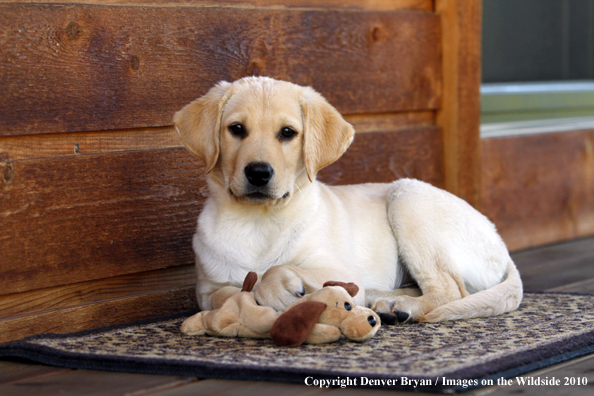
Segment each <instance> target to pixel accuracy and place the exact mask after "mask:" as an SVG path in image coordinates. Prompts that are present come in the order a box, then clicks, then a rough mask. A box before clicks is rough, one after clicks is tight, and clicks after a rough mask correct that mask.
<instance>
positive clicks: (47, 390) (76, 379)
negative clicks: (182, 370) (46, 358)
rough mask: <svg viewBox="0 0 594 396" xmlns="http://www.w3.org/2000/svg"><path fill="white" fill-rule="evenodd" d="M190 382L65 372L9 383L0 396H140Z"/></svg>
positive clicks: (182, 379)
mask: <svg viewBox="0 0 594 396" xmlns="http://www.w3.org/2000/svg"><path fill="white" fill-rule="evenodd" d="M194 381H196V379H195V378H192V377H175V376H165V375H150V374H128V373H114V372H108V371H90V370H68V371H63V372H62V373H60V374H57V375H53V376H51V377H49V378H46V377H34V378H28V379H23V380H22V381H18V382H15V383H12V384H6V385H0V394H1V395H2V396H22V395H62V396H80V395H86V396H111V395H136V396H140V395H145V394H149V393H152V392H154V391H158V390H161V389H169V388H175V387H178V386H182V385H185V384H188V383H192V382H194Z"/></svg>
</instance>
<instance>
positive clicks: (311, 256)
mask: <svg viewBox="0 0 594 396" xmlns="http://www.w3.org/2000/svg"><path fill="white" fill-rule="evenodd" d="M174 122H175V128H176V130H177V132H178V134H179V136H180V138H181V140H182V141H183V143H184V145H185V146H186V147H187V148H188V149H189V150H190V151H191V152H192V153H194V154H196V155H197V156H199V157H200V158H201V159H202V160H203V161H204V164H205V169H206V172H207V173H208V177H207V180H208V186H209V189H210V193H211V194H210V197H209V198H208V200H207V201H206V204H205V206H204V209H203V211H202V213H201V214H200V217H199V219H198V228H197V231H196V234H195V236H194V240H193V247H194V251H195V253H196V268H197V287H196V291H197V296H198V302H199V305H200V307H201V308H202V309H207V310H210V309H213V308H217V307H219V306H220V305H221V304H222V302H223V301H224V300H225V299H226V298H227V297H228V296H230V295H232V294H234V293H236V292H237V291H238V290H239V288H241V285H242V282H243V280H244V278H245V274H246V273H248V272H249V271H255V272H257V273H258V274H259V275H260V276H259V278H261V279H262V280H261V282H260V283H259V284H258V285H257V286H256V289H255V295H256V299H257V301H258V302H259V303H260V304H263V305H268V306H271V307H273V308H275V309H277V310H282V309H284V308H285V307H287V306H288V305H290V304H291V303H293V302H294V301H295V300H296V299H298V298H299V297H301V296H302V295H304V294H305V293H310V292H313V291H314V290H316V289H319V288H321V287H322V285H323V284H324V282H326V281H329V280H333V281H344V282H354V283H356V284H357V285H358V286H359V288H360V289H361V292H360V293H359V294H358V295H357V297H356V299H355V302H356V303H357V304H360V305H363V304H367V305H368V306H371V307H372V308H373V309H375V310H376V311H377V312H379V313H380V314H382V319H383V320H385V321H387V322H396V321H398V322H407V321H411V320H412V321H444V320H453V319H461V318H473V317H482V316H491V315H498V314H501V313H504V312H508V311H511V310H514V309H516V308H517V307H518V305H519V304H520V301H521V299H522V282H521V280H520V276H519V274H518V271H517V269H516V267H515V265H514V263H513V262H512V260H511V259H510V257H509V254H508V251H507V249H506V246H505V244H504V243H503V241H502V240H501V238H500V237H499V235H498V234H497V232H496V230H495V227H494V226H493V224H492V223H491V222H489V220H487V218H485V217H484V216H483V215H481V214H480V213H478V212H477V211H476V210H474V209H473V208H472V207H471V206H469V205H468V204H467V203H466V202H464V201H463V200H461V199H459V198H457V197H455V196H453V195H451V194H449V193H447V192H445V191H443V190H440V189H437V188H435V187H432V186H430V185H429V184H426V183H423V182H421V181H418V180H411V179H403V180H398V181H396V182H394V183H391V184H362V185H351V186H327V185H324V184H322V183H321V182H318V181H316V173H317V172H318V171H319V170H320V169H321V168H323V167H325V166H327V165H329V164H331V163H332V162H334V161H335V160H337V159H338V158H339V157H340V156H341V155H342V154H343V153H344V152H345V151H346V149H347V148H348V147H349V145H350V143H351V141H352V140H353V136H354V130H353V127H352V126H351V125H350V124H348V123H347V122H346V121H344V119H343V118H342V116H341V115H340V114H339V113H338V112H337V111H336V109H334V108H333V107H332V106H331V105H330V104H329V103H328V102H327V101H326V100H325V99H324V98H323V97H322V96H321V95H320V94H318V93H317V92H316V91H314V90H313V89H312V88H309V87H301V86H298V85H295V84H292V83H288V82H284V81H277V80H274V79H271V78H265V77H248V78H244V79H242V80H238V81H236V82H234V83H227V82H221V83H219V84H218V85H216V86H215V87H213V88H212V89H211V90H210V91H209V92H208V93H207V94H206V95H205V96H203V97H201V98H199V99H197V100H196V101H194V102H192V103H190V104H189V105H187V106H186V107H184V108H183V109H182V110H181V111H179V112H178V113H177V114H176V115H175V118H174ZM405 269H406V270H408V272H409V273H410V274H411V275H412V277H413V278H414V280H415V281H416V282H417V284H418V286H419V288H418V289H398V286H399V285H400V283H401V281H402V278H403V274H404V272H405ZM419 289H420V290H419Z"/></svg>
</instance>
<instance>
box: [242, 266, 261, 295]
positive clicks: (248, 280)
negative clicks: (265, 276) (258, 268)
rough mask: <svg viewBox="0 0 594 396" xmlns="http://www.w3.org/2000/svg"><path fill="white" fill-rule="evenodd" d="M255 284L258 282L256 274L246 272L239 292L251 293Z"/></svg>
mask: <svg viewBox="0 0 594 396" xmlns="http://www.w3.org/2000/svg"><path fill="white" fill-rule="evenodd" d="M256 282H258V274H256V273H255V272H254V271H250V272H248V274H247V275H246V276H245V279H244V280H243V287H242V288H241V291H242V292H251V291H252V289H253V288H254V286H255V285H256Z"/></svg>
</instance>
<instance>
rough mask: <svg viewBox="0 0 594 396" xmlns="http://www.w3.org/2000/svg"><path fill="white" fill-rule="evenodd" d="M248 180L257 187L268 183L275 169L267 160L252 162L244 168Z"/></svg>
mask: <svg viewBox="0 0 594 396" xmlns="http://www.w3.org/2000/svg"><path fill="white" fill-rule="evenodd" d="M243 173H244V174H245V178H246V179H247V181H248V182H249V183H250V184H251V185H253V186H256V187H263V186H265V185H267V184H268V182H269V181H270V179H272V176H273V175H274V169H273V168H272V166H270V164H268V163H266V162H250V163H249V164H247V165H246V166H245V168H244V169H243Z"/></svg>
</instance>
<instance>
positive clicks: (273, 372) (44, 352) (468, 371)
mask: <svg viewBox="0 0 594 396" xmlns="http://www.w3.org/2000/svg"><path fill="white" fill-rule="evenodd" d="M550 294H578V293H550ZM190 314H191V313H190V312H184V313H179V314H175V315H170V316H166V317H160V318H152V319H145V320H140V321H136V322H132V323H126V324H121V325H115V326H109V327H104V328H100V329H93V330H86V331H82V332H77V333H70V334H45V335H43V334H42V335H36V336H32V337H28V338H25V339H24V340H21V341H15V342H10V343H7V344H2V345H0V357H16V358H24V359H29V360H32V361H35V362H39V363H43V364H48V365H53V366H59V367H67V368H74V369H88V370H108V371H119V372H132V373H140V374H160V375H177V376H193V377H198V378H202V379H207V378H216V379H230V380H248V381H277V382H293V383H301V384H303V383H304V381H305V379H306V378H307V377H313V378H315V379H336V378H338V377H341V378H343V379H344V378H347V377H350V378H360V377H367V378H368V379H371V380H382V379H383V380H389V379H391V380H395V379H396V380H399V379H400V378H401V377H402V376H403V375H400V374H398V373H394V375H375V376H370V375H369V374H368V373H364V372H363V373H361V372H344V371H337V370H331V369H328V370H316V369H296V368H294V367H288V368H280V367H271V368H267V367H250V366H244V365H235V364H214V363H211V362H208V363H206V362H191V361H185V360H181V359H175V360H173V359H158V358H131V357H122V356H117V355H96V354H86V353H75V352H64V351H61V350H57V349H54V348H51V347H46V346H42V345H37V344H33V343H31V342H30V341H35V340H36V339H40V338H45V339H47V338H67V337H73V336H84V335H92V334H97V333H101V332H104V331H109V330H115V329H121V328H127V327H131V326H138V325H143V324H149V323H155V322H159V321H164V320H171V319H175V318H178V317H182V316H187V315H190ZM593 352H594V330H592V331H590V332H587V333H584V334H581V335H577V336H573V337H571V338H569V339H565V340H561V341H557V342H554V343H552V344H548V345H545V346H541V347H537V348H534V349H531V350H528V351H524V352H520V353H517V354H514V355H511V356H507V357H504V358H500V359H497V360H493V361H490V362H487V363H484V364H481V365H478V366H475V367H469V368H465V369H462V370H458V371H453V372H449V373H444V374H441V375H440V377H439V379H440V382H442V384H438V385H436V384H434V382H435V378H434V377H422V376H407V377H408V378H409V379H417V380H430V381H431V383H432V385H431V386H423V387H421V388H417V390H423V391H430V392H444V391H450V392H451V391H455V392H464V391H467V390H470V389H475V388H477V387H481V386H482V385H481V383H482V380H485V381H489V380H493V382H494V383H497V379H498V378H512V377H516V376H520V375H522V374H525V373H528V372H531V371H534V370H538V369H541V368H544V367H548V366H551V365H553V364H557V363H561V362H564V361H567V360H570V359H574V358H577V357H580V356H584V355H587V354H590V353H593ZM443 377H445V378H447V379H450V380H454V383H453V384H451V385H445V384H443ZM457 379H458V380H464V379H466V380H470V379H473V380H477V382H478V384H477V386H474V385H471V386H467V387H464V386H462V385H459V384H458V385H456V383H455V380H457ZM395 382H397V383H396V384H394V385H390V386H383V387H384V388H391V389H406V390H411V389H412V387H411V386H404V385H401V384H400V381H395ZM373 387H374V388H380V387H382V386H373Z"/></svg>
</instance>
